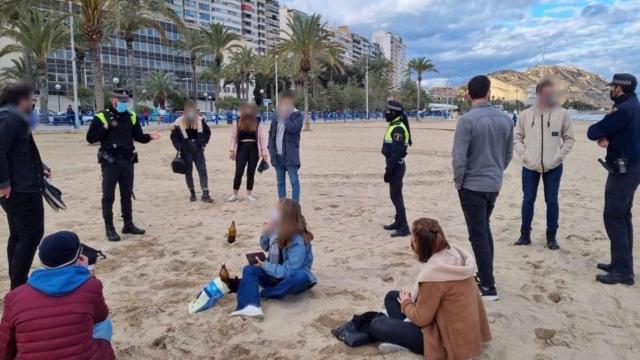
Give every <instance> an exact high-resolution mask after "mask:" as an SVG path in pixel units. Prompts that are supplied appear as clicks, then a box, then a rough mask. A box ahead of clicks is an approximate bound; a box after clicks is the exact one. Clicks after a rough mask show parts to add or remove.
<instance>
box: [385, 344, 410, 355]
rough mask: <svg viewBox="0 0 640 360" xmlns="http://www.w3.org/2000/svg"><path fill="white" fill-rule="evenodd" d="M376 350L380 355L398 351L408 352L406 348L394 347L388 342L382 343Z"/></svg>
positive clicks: (394, 345)
mask: <svg viewBox="0 0 640 360" xmlns="http://www.w3.org/2000/svg"><path fill="white" fill-rule="evenodd" d="M378 350H379V351H380V353H381V354H390V353H395V352H400V351H410V350H409V349H407V348H406V347H402V346H400V345H396V344H392V343H388V342H384V343H382V344H380V345H378Z"/></svg>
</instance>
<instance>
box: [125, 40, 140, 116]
mask: <svg viewBox="0 0 640 360" xmlns="http://www.w3.org/2000/svg"><path fill="white" fill-rule="evenodd" d="M125 41H126V44H127V63H128V64H127V65H128V66H127V75H128V76H129V87H131V89H130V91H131V103H132V104H133V106H134V108H135V106H136V95H137V94H136V90H138V88H137V85H138V80H137V78H136V66H135V63H134V57H133V55H134V53H133V36H131V37H127V39H126V40H125Z"/></svg>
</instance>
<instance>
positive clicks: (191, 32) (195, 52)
mask: <svg viewBox="0 0 640 360" xmlns="http://www.w3.org/2000/svg"><path fill="white" fill-rule="evenodd" d="M178 29H179V30H180V35H181V39H180V40H178V41H177V42H176V43H175V46H176V47H177V48H178V49H180V50H181V51H184V52H187V53H188V54H189V64H190V65H191V86H192V88H191V91H192V96H193V99H194V100H197V99H198V75H197V73H196V68H197V66H198V65H199V64H200V62H201V61H202V58H203V57H204V56H205V54H204V53H203V52H202V49H203V46H204V40H203V32H202V30H200V29H193V28H188V27H186V26H184V25H180V26H178Z"/></svg>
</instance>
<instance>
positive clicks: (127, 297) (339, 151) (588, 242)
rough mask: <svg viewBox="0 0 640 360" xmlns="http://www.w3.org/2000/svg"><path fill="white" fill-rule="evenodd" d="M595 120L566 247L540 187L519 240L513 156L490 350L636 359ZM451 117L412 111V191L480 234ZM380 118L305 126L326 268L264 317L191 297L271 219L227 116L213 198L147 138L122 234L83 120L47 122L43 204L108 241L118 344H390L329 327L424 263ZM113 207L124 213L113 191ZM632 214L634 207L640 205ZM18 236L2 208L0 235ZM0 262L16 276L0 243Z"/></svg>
mask: <svg viewBox="0 0 640 360" xmlns="http://www.w3.org/2000/svg"><path fill="white" fill-rule="evenodd" d="M587 125H588V124H587V123H579V122H578V123H576V125H575V126H576V137H577V142H576V146H575V148H574V150H573V152H572V153H571V154H570V155H569V158H568V159H567V161H566V163H565V168H564V177H563V179H562V185H561V189H560V206H561V227H560V231H559V240H560V245H561V247H562V249H561V250H560V251H555V252H552V251H549V250H547V249H545V246H544V244H545V240H544V231H545V215H544V209H545V208H544V197H543V194H542V189H540V192H539V196H538V199H539V200H538V203H537V206H536V210H537V213H536V218H535V223H534V232H533V238H534V244H533V245H532V246H529V247H514V246H512V243H513V242H514V241H515V240H516V239H517V238H518V236H519V229H520V205H521V201H522V195H521V185H520V184H521V178H520V173H521V166H520V162H519V161H518V160H514V162H513V163H512V164H511V165H510V167H509V169H508V170H507V172H506V176H505V181H504V187H503V190H502V192H501V194H500V197H499V199H498V202H497V207H496V209H495V212H494V215H493V222H492V225H493V233H494V238H495V248H496V250H495V253H496V255H495V275H496V280H497V286H498V289H499V291H500V295H501V299H500V301H497V302H490V303H487V304H486V307H487V312H488V316H489V320H490V323H491V329H492V332H493V338H494V340H493V342H492V343H490V345H488V346H487V348H486V351H485V353H484V354H483V356H482V357H481V358H482V359H518V360H519V359H535V360H546V359H563V360H564V359H580V360H584V359H616V360H621V359H638V356H639V355H638V354H640V306H639V305H640V292H639V287H638V286H636V287H626V286H605V285H600V284H597V283H596V282H595V279H594V277H595V274H596V273H597V271H596V268H595V265H596V262H598V261H605V262H607V261H608V260H609V241H608V239H607V236H606V234H605V231H604V226H603V223H602V209H603V192H604V181H605V177H606V173H605V171H604V169H602V168H601V167H600V165H598V164H597V162H596V159H597V158H598V157H600V156H603V150H602V149H600V148H598V147H597V146H595V144H593V143H591V142H589V141H587V139H586V137H585V132H586V128H587ZM454 126H455V124H454V123H453V122H421V123H414V124H413V125H412V131H413V137H414V143H415V145H414V146H413V147H412V148H411V149H410V155H409V156H408V158H407V163H408V171H407V176H406V178H405V191H404V193H405V201H406V204H407V208H408V214H409V219H416V218H418V217H422V216H428V217H432V218H435V219H437V220H439V221H440V222H441V224H442V226H443V228H444V231H445V234H446V235H447V238H448V239H449V241H450V242H453V243H456V244H459V245H461V246H464V247H466V248H468V249H470V245H469V242H468V240H467V230H466V226H465V222H464V219H463V216H462V212H461V210H460V205H459V201H458V198H457V194H456V191H455V189H454V186H453V183H452V172H451V164H450V163H451V159H450V150H451V145H452V141H453V128H454ZM384 127H385V124H384V123H382V122H375V123H368V124H362V123H347V124H329V125H324V124H322V125H321V124H317V125H314V130H313V131H312V132H305V133H303V139H302V169H301V172H300V177H301V182H302V206H303V212H304V214H305V215H306V217H307V221H308V223H309V224H310V227H311V229H312V231H313V232H314V234H315V240H314V243H313V244H314V253H315V263H314V271H315V273H316V275H317V277H318V278H319V284H318V285H317V286H316V287H315V288H314V289H313V290H312V291H310V292H307V293H305V294H302V295H298V296H295V297H290V298H287V299H285V300H284V301H267V302H265V303H264V311H265V314H266V317H265V320H264V321H263V322H255V321H247V320H243V319H239V318H233V319H230V318H228V314H229V313H230V312H232V311H233V310H234V307H235V296H233V295H229V296H226V297H225V298H223V299H222V300H221V302H220V303H218V305H216V307H215V308H213V309H211V310H209V311H206V312H203V313H200V314H197V315H193V316H191V315H188V314H187V304H188V303H189V302H190V301H191V300H192V299H193V298H194V296H195V295H196V294H197V293H198V292H199V291H200V289H201V288H202V286H203V285H204V284H206V283H207V282H208V281H209V280H211V279H212V278H214V277H216V275H217V272H218V269H219V268H220V265H221V264H222V263H226V264H227V267H228V268H229V270H230V271H231V272H232V273H233V274H238V275H239V273H240V272H241V271H242V267H243V266H244V265H245V263H246V259H245V256H244V254H245V253H248V252H251V251H255V250H257V248H258V235H259V232H260V229H261V226H262V223H263V222H264V221H265V220H266V219H267V218H268V216H269V215H270V212H271V209H272V207H273V205H274V202H275V175H274V172H273V170H269V171H268V172H267V173H265V174H262V175H260V174H257V175H256V189H255V195H256V196H257V197H258V201H257V202H256V203H250V202H248V201H246V200H244V201H240V202H237V203H232V204H228V203H224V199H226V197H227V196H228V195H229V194H230V191H231V184H232V179H233V169H234V163H233V162H231V161H229V160H228V143H229V141H228V137H229V134H230V131H229V129H228V128H213V143H212V145H210V146H209V147H208V148H207V149H206V155H207V160H208V164H207V165H208V169H209V178H210V182H211V188H212V190H213V195H214V196H215V203H214V204H213V205H210V204H205V203H202V202H196V203H190V202H189V200H188V192H187V190H186V186H185V184H184V179H183V177H181V176H178V175H175V174H172V173H171V170H170V166H169V163H170V161H171V159H172V157H173V156H174V155H175V151H174V150H173V148H172V146H171V144H170V140H169V139H168V135H169V133H168V132H167V131H163V139H162V140H160V141H157V142H152V143H151V144H148V145H139V146H138V150H139V153H140V163H139V164H138V165H137V166H136V182H135V184H136V185H135V186H136V188H135V194H136V197H137V200H136V201H135V202H134V209H135V210H134V217H135V220H136V224H137V225H139V226H141V227H144V228H146V230H147V235H145V236H142V237H132V236H125V237H124V240H123V241H122V242H120V243H109V242H107V241H106V240H105V238H104V228H103V224H102V220H101V215H100V197H101V194H100V170H99V166H98V164H97V163H96V150H97V148H96V147H95V146H89V145H87V144H86V143H85V140H84V133H82V134H38V135H37V136H36V140H37V142H38V144H39V147H40V150H41V153H42V156H43V158H44V160H45V162H46V163H47V164H48V165H49V166H51V167H52V168H53V170H54V176H55V177H54V180H55V183H56V184H57V185H58V186H59V187H60V188H61V189H62V190H63V191H64V192H65V196H64V199H65V201H66V203H67V205H68V207H69V209H68V210H67V211H64V212H59V213H53V212H52V211H50V209H49V208H47V212H46V233H50V232H53V231H57V230H73V231H75V232H77V233H78V234H79V236H80V238H81V239H82V241H84V242H85V243H87V244H89V245H91V246H93V247H96V248H99V249H102V250H104V251H105V252H106V254H107V256H108V259H107V260H105V261H103V262H101V263H99V265H98V266H97V276H98V277H99V278H100V279H101V280H102V282H103V284H104V293H105V296H106V300H107V303H108V305H109V307H110V309H111V315H112V318H113V322H114V338H113V344H114V347H115V349H116V353H117V355H118V358H119V359H234V360H241V359H382V356H380V355H379V353H378V350H377V348H376V347H374V346H365V347H362V348H357V349H351V348H348V347H347V346H345V345H343V344H342V343H340V342H338V341H337V340H336V339H335V338H334V337H333V336H332V335H331V334H330V330H331V329H332V328H333V327H335V326H337V325H339V324H341V323H343V322H345V321H346V320H349V319H350V318H351V316H352V315H353V314H354V313H360V312H364V311H368V310H380V309H382V302H383V297H384V295H385V294H386V292H387V291H389V290H392V289H407V290H408V289H410V287H411V284H412V282H413V281H414V277H415V275H416V273H417V271H418V269H419V263H418V262H417V261H416V260H415V258H414V256H413V255H412V253H411V251H410V248H409V238H402V239H391V238H389V236H388V233H387V232H385V231H384V230H382V226H381V225H382V224H385V223H388V222H389V221H390V220H391V215H392V214H393V209H392V206H391V202H390V201H389V197H388V188H387V186H386V185H385V184H384V183H383V181H382V174H383V168H384V161H383V157H382V155H380V146H381V141H382V137H383V133H384ZM196 184H197V178H196ZM241 195H243V196H244V192H241ZM114 212H115V214H116V216H117V215H118V214H119V203H118V201H116V205H115V211H114ZM634 215H635V217H636V219H638V218H639V217H638V215H640V213H639V212H638V207H636V208H635V210H634ZM232 220H235V221H236V224H237V228H238V241H237V242H236V243H235V244H232V245H228V244H227V243H226V236H225V232H226V229H227V227H228V226H229V225H230V223H231V221H232ZM636 221H640V220H636ZM117 227H118V228H120V227H121V222H120V220H119V219H118V222H117ZM635 229H636V230H638V224H637V222H636V224H635ZM7 236H8V229H7V224H6V218H5V217H4V214H2V218H1V219H0V238H1V239H3V242H2V244H3V245H2V246H4V244H5V241H6V240H4V239H6V237H7ZM38 265H39V261H38V260H36V261H35V262H34V266H38ZM0 274H2V276H1V277H0V289H2V291H5V290H6V289H8V288H9V282H8V279H7V275H6V274H7V266H6V259H5V257H4V256H3V257H2V258H1V259H0ZM633 354H635V355H633ZM384 358H385V359H418V358H419V357H417V356H415V355H410V354H406V353H405V354H394V355H388V356H385V357H384Z"/></svg>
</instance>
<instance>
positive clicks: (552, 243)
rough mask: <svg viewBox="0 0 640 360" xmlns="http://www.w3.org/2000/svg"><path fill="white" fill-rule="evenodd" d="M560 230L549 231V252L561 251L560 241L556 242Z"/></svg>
mask: <svg viewBox="0 0 640 360" xmlns="http://www.w3.org/2000/svg"><path fill="white" fill-rule="evenodd" d="M557 232H558V230H549V229H547V247H548V248H549V250H558V249H560V245H558V240H556V233H557Z"/></svg>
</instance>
